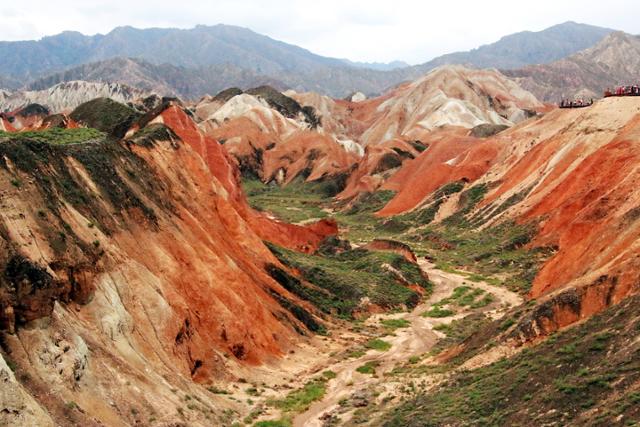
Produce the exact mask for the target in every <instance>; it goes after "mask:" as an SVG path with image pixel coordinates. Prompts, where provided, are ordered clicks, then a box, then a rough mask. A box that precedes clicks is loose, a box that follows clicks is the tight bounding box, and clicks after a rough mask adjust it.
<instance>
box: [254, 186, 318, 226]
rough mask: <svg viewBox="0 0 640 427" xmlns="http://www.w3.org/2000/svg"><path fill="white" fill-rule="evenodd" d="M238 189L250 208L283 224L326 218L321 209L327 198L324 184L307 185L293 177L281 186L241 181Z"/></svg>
mask: <svg viewBox="0 0 640 427" xmlns="http://www.w3.org/2000/svg"><path fill="white" fill-rule="evenodd" d="M242 186H243V188H244V191H245V193H246V195H247V198H248V199H249V204H250V205H251V207H253V208H254V209H256V210H259V211H263V212H269V213H270V214H272V215H274V216H275V217H277V218H278V219H281V220H283V221H286V222H290V223H299V222H303V221H309V220H312V219H321V218H326V217H327V216H328V214H327V212H325V211H323V210H322V209H323V207H324V205H325V204H327V202H328V201H329V197H331V196H329V195H328V192H330V190H329V189H328V188H327V184H326V183H322V182H312V183H307V182H305V181H304V180H303V179H302V178H296V179H294V180H293V181H292V182H290V183H289V184H287V185H286V186H282V187H281V186H278V185H267V184H264V183H262V182H261V181H260V180H258V179H244V180H243V181H242Z"/></svg>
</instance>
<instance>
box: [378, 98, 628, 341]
mask: <svg viewBox="0 0 640 427" xmlns="http://www.w3.org/2000/svg"><path fill="white" fill-rule="evenodd" d="M433 138H434V140H433V141H430V142H431V146H430V148H429V149H428V150H426V151H425V152H424V153H422V154H421V155H420V157H418V158H417V159H415V160H412V161H409V162H407V163H406V164H405V166H404V167H403V168H402V169H401V170H400V171H399V172H398V173H397V174H396V175H395V176H394V177H393V178H392V179H390V180H389V181H388V182H387V183H386V184H385V187H383V188H388V189H395V190H399V192H398V194H397V195H396V197H395V198H394V199H393V200H391V201H390V202H389V204H388V205H387V206H385V207H384V208H383V209H382V210H381V211H380V212H379V214H380V215H395V214H398V213H402V212H406V211H408V210H411V209H414V208H416V207H419V206H421V205H422V204H423V202H426V201H427V198H428V196H429V195H430V194H431V193H433V192H434V191H436V190H437V189H438V188H440V187H441V186H443V185H444V184H447V183H449V182H453V181H466V182H468V184H467V185H466V186H467V188H470V187H472V186H475V185H479V184H486V185H487V187H488V188H489V192H488V193H487V194H486V196H485V197H484V200H482V201H481V202H480V203H479V204H478V206H477V207H476V209H475V210H474V211H473V212H471V213H469V217H477V218H480V219H482V218H485V219H484V220H483V221H480V223H481V224H483V225H482V226H481V227H486V226H487V225H491V224H495V223H499V222H502V221H505V220H509V219H513V220H516V221H517V222H518V223H523V224H525V223H527V224H529V223H534V224H536V225H537V226H538V232H537V235H536V237H535V238H534V240H533V242H532V243H531V245H532V246H540V247H542V246H544V247H555V248H557V252H556V253H555V254H554V256H552V257H551V258H550V259H549V260H548V261H547V262H546V263H545V264H544V266H543V267H542V269H541V270H540V272H539V274H538V275H537V277H536V278H535V280H534V283H533V289H532V291H531V295H530V297H531V298H536V299H538V300H539V301H541V303H542V302H544V301H549V302H550V303H551V304H552V306H553V307H554V308H553V310H554V312H555V314H554V315H553V316H551V318H550V319H549V322H553V324H554V325H555V326H554V327H553V328H551V329H552V330H553V329H554V328H557V327H561V326H565V325H567V324H570V323H572V322H575V321H577V320H579V319H582V318H585V317H589V316H591V315H593V314H594V313H596V312H599V311H601V310H603V309H604V308H605V307H607V306H609V305H611V304H615V303H617V302H619V301H620V300H621V299H623V298H624V297H625V296H627V295H630V294H634V293H637V292H639V291H640V288H638V283H640V273H639V272H640V264H639V263H638V257H639V256H640V249H639V247H638V245H637V242H638V241H640V226H639V224H640V223H638V221H637V219H638V213H637V211H638V208H637V204H638V194H640V193H639V192H638V188H639V183H640V175H639V171H638V167H637V165H638V164H639V162H640V158H638V153H639V151H638V149H637V146H636V145H637V143H638V141H640V99H638V98H615V99H611V98H610V99H605V100H601V101H598V102H596V103H595V104H594V106H593V107H591V108H588V109H576V110H554V111H552V112H550V113H548V114H546V115H545V116H544V117H542V118H540V119H532V120H529V121H527V122H524V123H522V124H520V125H518V126H516V127H514V128H512V129H509V130H507V131H505V132H502V133H500V134H498V135H496V136H494V137H491V138H489V139H486V140H476V139H474V138H471V137H465V136H461V135H459V134H458V135H456V134H455V133H442V134H439V135H437V136H434V137H433ZM447 205H448V206H447V209H448V210H449V211H448V213H447V212H445V213H444V215H445V216H446V215H447V214H451V213H453V212H455V211H456V209H455V201H454V206H453V208H452V207H451V206H450V204H447ZM443 206H444V205H443ZM571 301H572V302H571ZM569 302H571V304H569ZM538 327H539V328H538V330H539V331H544V330H545V329H548V328H549V325H538Z"/></svg>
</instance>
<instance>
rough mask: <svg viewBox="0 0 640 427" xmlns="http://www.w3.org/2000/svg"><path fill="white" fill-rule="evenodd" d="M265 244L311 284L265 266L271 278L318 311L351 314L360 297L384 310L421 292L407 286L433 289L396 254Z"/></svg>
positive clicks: (407, 303)
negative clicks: (300, 250)
mask: <svg viewBox="0 0 640 427" xmlns="http://www.w3.org/2000/svg"><path fill="white" fill-rule="evenodd" d="M269 247H270V249H271V250H272V252H273V253H274V254H275V255H276V257H277V258H278V259H279V260H280V261H281V262H282V263H283V264H284V265H287V266H289V267H291V268H293V269H295V270H296V271H298V272H300V275H301V277H302V278H303V279H304V280H305V281H307V282H309V283H310V284H311V285H312V286H309V285H307V284H305V283H303V282H302V281H301V280H299V279H298V278H296V277H293V276H291V275H290V274H288V273H286V272H283V271H281V270H279V269H274V268H273V267H271V268H269V269H268V270H269V273H270V274H271V275H272V277H274V278H275V279H276V280H277V281H278V282H280V284H281V285H282V286H284V287H285V288H286V289H287V290H289V291H290V292H292V293H294V294H296V295H298V296H299V297H301V298H303V299H306V300H308V301H311V302H312V303H313V304H314V305H315V306H316V307H318V308H319V309H320V310H322V311H324V312H326V313H331V314H335V315H338V316H341V317H345V318H351V317H352V316H353V314H354V312H355V311H356V309H357V308H358V306H359V305H360V303H361V301H362V299H363V298H368V299H369V301H370V302H371V303H372V304H376V305H378V306H380V307H384V308H387V309H392V308H399V307H402V306H406V307H415V306H416V305H417V304H418V302H419V301H420V295H419V294H418V293H417V292H416V291H414V290H412V289H410V288H408V287H407V286H406V284H407V283H409V284H415V285H418V286H421V287H423V288H424V289H425V291H427V292H429V291H430V290H431V287H432V284H431V283H430V282H429V281H428V280H427V279H426V278H425V277H424V276H423V274H422V272H421V270H420V268H419V267H418V266H417V265H416V264H413V263H411V262H409V261H407V260H406V259H405V258H404V257H403V256H401V255H397V254H395V253H389V252H373V251H367V250H364V249H354V250H347V251H344V252H341V253H337V254H333V255H332V254H326V255H320V254H318V255H306V254H301V253H298V252H295V251H290V250H287V249H284V248H280V247H277V246H275V245H272V244H269ZM390 267H391V268H390ZM396 272H400V274H401V275H402V279H403V280H400V278H399V277H398V276H397V273H396Z"/></svg>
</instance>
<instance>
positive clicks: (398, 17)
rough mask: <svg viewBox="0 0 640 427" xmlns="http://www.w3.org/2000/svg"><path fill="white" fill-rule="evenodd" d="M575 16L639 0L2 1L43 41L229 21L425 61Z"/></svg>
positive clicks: (358, 56) (618, 24) (359, 56)
mask: <svg viewBox="0 0 640 427" xmlns="http://www.w3.org/2000/svg"><path fill="white" fill-rule="evenodd" d="M569 20H571V21H576V22H583V23H588V24H593V25H599V26H605V27H609V28H615V29H620V30H624V31H627V32H630V33H633V34H638V33H640V1H638V0H606V1H605V0H527V1H515V0H512V1H504V0H502V1H499V0H438V1H437V2H433V1H428V0H423V1H419V0H388V1H378V0H313V1H294V0H289V1H287V0H269V1H264V0H263V1H260V0H209V1H196V0H172V1H170V2H169V1H163V0H88V1H87V0H83V1H79V0H56V1H52V0H29V1H28V2H25V3H23V2H20V1H8V0H1V2H0V40H31V39H39V38H41V37H43V36H46V35H53V34H57V33H59V32H61V31H64V30H75V31H80V32H82V33H84V34H96V33H103V34H104V33H107V32H109V31H110V30H112V29H113V28H114V27H117V26H121V25H131V26H134V27H137V28H148V27H177V28H190V27H193V26H194V25H197V24H205V25H213V24H217V23H224V24H233V25H240V26H244V27H248V28H251V29H252V30H254V31H257V32H259V33H262V34H266V35H268V36H270V37H273V38H275V39H278V40H282V41H285V42H288V43H293V44H296V45H298V46H302V47H304V48H306V49H309V50H311V51H313V52H315V53H318V54H321V55H325V56H333V57H339V58H349V59H352V60H356V61H384V62H388V61H391V60H396V59H397V60H404V61H406V62H409V63H421V62H425V61H427V60H429V59H432V58H433V57H435V56H438V55H441V54H443V53H449V52H452V51H457V50H468V49H471V48H474V47H477V46H479V45H482V44H486V43H491V42H494V41H496V40H498V39H499V38H500V37H501V36H503V35H507V34H511V33H514V32H518V31H523V30H532V31H538V30H542V29H544V28H546V27H549V26H551V25H554V24H558V23H562V22H565V21H569ZM1 62H2V59H1V58H0V64H1Z"/></svg>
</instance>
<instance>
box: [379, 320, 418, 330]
mask: <svg viewBox="0 0 640 427" xmlns="http://www.w3.org/2000/svg"><path fill="white" fill-rule="evenodd" d="M380 323H381V324H382V326H384V327H385V328H389V329H403V328H408V327H409V326H411V322H409V321H408V320H405V319H383V320H381V321H380Z"/></svg>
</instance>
